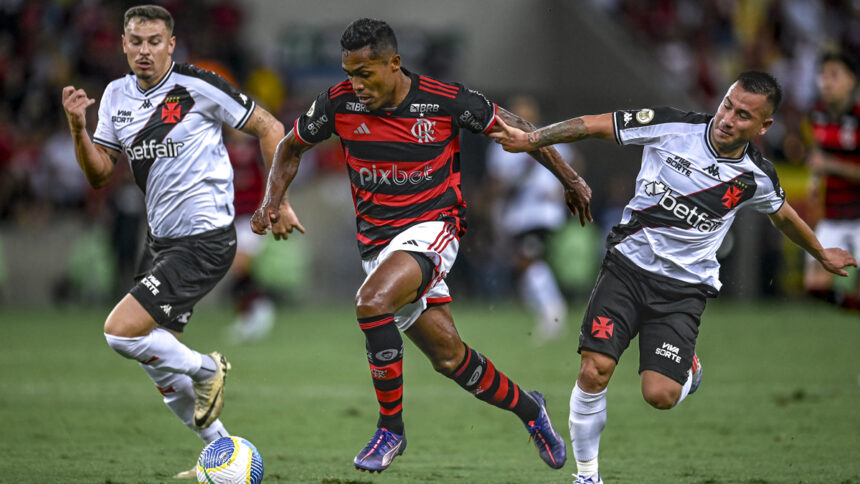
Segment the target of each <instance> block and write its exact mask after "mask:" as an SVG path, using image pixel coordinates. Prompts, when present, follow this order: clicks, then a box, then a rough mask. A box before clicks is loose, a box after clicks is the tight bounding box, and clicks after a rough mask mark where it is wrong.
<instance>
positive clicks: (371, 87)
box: [341, 46, 400, 110]
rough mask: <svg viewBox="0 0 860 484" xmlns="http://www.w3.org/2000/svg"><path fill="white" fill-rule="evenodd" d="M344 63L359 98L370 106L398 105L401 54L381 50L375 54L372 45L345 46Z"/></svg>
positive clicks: (371, 108)
mask: <svg viewBox="0 0 860 484" xmlns="http://www.w3.org/2000/svg"><path fill="white" fill-rule="evenodd" d="M341 67H343V70H344V72H346V75H347V76H348V77H349V82H350V83H352V88H353V89H354V90H355V94H356V96H358V100H359V101H360V102H361V103H362V104H364V105H365V106H367V108H368V109H370V110H373V109H380V108H386V107H394V106H395V104H396V103H395V99H394V97H395V88H396V80H397V76H399V75H400V56H399V55H397V54H394V53H379V54H378V55H377V56H375V57H374V56H373V54H372V52H371V50H370V47H369V46H365V47H362V48H361V49H358V50H351V51H349V50H344V51H343V55H342V62H341Z"/></svg>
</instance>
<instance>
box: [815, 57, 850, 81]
mask: <svg viewBox="0 0 860 484" xmlns="http://www.w3.org/2000/svg"><path fill="white" fill-rule="evenodd" d="M827 62H840V63H842V65H844V66H845V68H846V69H848V71H849V72H851V73H852V74H854V77H855V78H856V77H857V73H858V72H857V71H858V67H857V61H855V60H854V58H853V57H851V56H850V55H848V54H846V53H845V52H836V51H832V52H826V53H824V55H822V56H821V60H820V62H819V63H818V64H819V66H823V65H824V64H825V63H827Z"/></svg>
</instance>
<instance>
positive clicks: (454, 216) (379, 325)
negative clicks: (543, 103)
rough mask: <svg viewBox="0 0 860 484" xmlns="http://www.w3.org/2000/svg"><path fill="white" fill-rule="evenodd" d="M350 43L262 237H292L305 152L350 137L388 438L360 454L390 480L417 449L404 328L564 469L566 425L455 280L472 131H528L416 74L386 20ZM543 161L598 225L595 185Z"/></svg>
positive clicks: (268, 204)
mask: <svg viewBox="0 0 860 484" xmlns="http://www.w3.org/2000/svg"><path fill="white" fill-rule="evenodd" d="M341 48H342V51H341V52H342V67H343V70H344V71H345V72H346V75H347V78H348V79H347V80H345V81H343V82H340V83H338V84H336V85H334V86H332V87H331V88H329V89H327V90H325V91H323V92H322V93H320V95H319V96H318V97H317V98H316V100H315V101H314V102H313V103H312V104H311V106H310V109H308V111H307V113H306V114H305V115H303V116H301V117H299V119H297V120H296V122H295V124H294V126H293V129H292V130H291V131H290V132H289V133H288V134H287V136H286V137H285V138H284V139H283V140H282V141H281V143H280V144H279V146H278V149H277V151H276V154H275V160H274V165H273V169H272V171H271V173H270V175H269V179H268V183H267V187H266V195H265V198H264V200H263V203H262V205H261V207H260V208H259V209H258V210H257V212H256V213H255V214H254V217H253V219H252V225H253V228H254V231H255V232H257V233H261V234H262V233H265V232H266V231H267V230H272V231H274V232H275V236H276V237H278V236H281V237H285V236H287V235H288V231H279V229H278V228H277V227H275V226H273V225H272V224H274V223H275V222H280V218H279V217H278V213H277V209H278V202H279V201H280V200H282V198H283V197H284V194H285V193H286V190H287V187H288V186H289V184H290V182H291V181H292V180H293V177H294V176H295V174H296V170H297V169H298V166H299V161H300V159H301V156H302V153H304V152H305V151H306V150H308V149H310V148H311V147H312V146H314V145H315V144H317V143H319V142H321V141H324V140H325V139H327V138H329V137H330V136H331V135H337V136H339V137H340V139H341V143H342V146H343V152H344V155H345V159H346V170H347V174H348V176H349V180H350V182H351V185H352V194H353V199H354V203H355V214H356V225H357V229H358V234H357V242H358V248H359V252H360V255H361V258H362V265H363V268H364V270H365V272H366V273H367V278H366V279H365V280H364V283H363V284H362V285H361V287H360V288H359V289H358V294H357V295H356V298H355V311H356V316H357V319H358V326H359V328H361V330H362V331H363V332H364V335H365V340H366V349H367V358H368V361H369V363H370V370H371V376H372V381H373V386H374V388H375V390H376V395H377V400H378V402H379V419H378V421H377V429H376V433H375V434H374V436H373V437H372V438H371V440H370V441H369V443H368V444H367V446H366V447H365V448H364V449H363V450H361V452H359V453H358V455H357V456H356V457H355V459H354V461H353V462H354V464H355V467H356V468H357V469H360V470H369V471H371V472H373V471H383V470H385V469H386V468H387V467H388V466H389V464H390V463H391V461H392V460H393V459H394V458H395V457H396V456H397V455H400V454H401V453H402V452H403V450H404V449H405V448H406V437H405V426H404V423H403V417H402V396H403V383H402V382H403V378H402V368H403V365H402V356H403V340H402V338H401V334H400V331H403V332H404V333H405V334H406V335H407V336H409V338H410V339H412V341H413V342H414V343H415V344H416V345H417V346H418V348H420V349H421V350H422V351H423V352H424V353H425V354H426V355H427V357H428V358H429V359H430V362H431V363H432V365H433V367H434V368H435V369H436V370H437V371H439V372H440V373H442V374H443V375H445V376H447V377H449V378H451V379H453V380H454V381H455V382H457V383H458V384H459V385H460V386H461V387H463V388H464V389H465V390H467V391H469V392H471V393H473V394H474V395H475V396H476V397H478V398H479V399H480V400H482V401H484V402H487V403H489V404H491V405H495V406H497V407H499V408H502V409H505V410H509V411H511V412H513V413H514V414H516V416H517V417H519V418H520V420H522V422H523V423H524V424H525V426H526V428H527V429H528V431H529V434H530V435H531V437H532V438H533V439H534V442H535V445H536V446H537V448H538V452H539V455H540V456H541V458H542V459H543V460H544V461H545V462H546V463H547V464H548V465H550V466H551V467H553V468H559V467H561V466H562V465H564V462H565V459H566V451H565V444H564V440H563V439H561V438H560V437H559V436H558V433H557V432H556V431H555V430H554V429H553V428H552V424H551V423H550V420H549V417H548V415H547V413H546V406H545V403H544V399H543V396H542V395H541V394H540V393H538V392H536V391H534V392H525V391H523V390H522V389H521V388H520V387H519V385H517V384H516V383H514V382H513V381H511V380H510V379H509V378H508V377H507V376H505V374H504V373H502V372H501V371H499V370H498V369H497V368H496V367H495V366H494V365H493V363H492V362H491V361H490V360H489V359H487V358H486V357H485V356H483V355H482V354H480V353H478V352H477V351H475V350H474V349H472V348H470V347H469V346H467V345H466V344H464V343H463V341H462V340H461V339H460V336H459V335H458V333H457V329H456V328H455V326H454V321H453V318H452V316H451V312H450V310H449V307H448V305H449V303H450V301H451V296H450V294H449V292H448V287H447V285H446V284H445V276H446V274H447V273H448V271H449V270H450V269H451V266H452V264H453V263H454V258H455V257H456V255H457V250H458V248H459V245H460V237H462V236H463V234H464V232H465V230H466V218H465V208H466V203H465V202H464V201H463V194H462V192H461V190H460V162H461V160H460V153H459V129H460V128H461V127H462V128H465V129H468V130H470V131H472V132H474V133H483V134H487V133H489V132H492V131H493V130H495V129H497V128H496V127H495V121H494V120H495V117H496V115H498V116H500V117H502V118H504V119H506V120H508V122H509V123H514V124H517V125H520V126H523V127H524V128H526V127H527V125H526V124H525V123H524V122H523V121H522V120H520V119H519V118H517V117H515V116H513V115H512V114H510V113H508V112H507V111H505V110H503V109H501V108H498V107H497V106H496V104H495V103H492V102H490V101H488V100H487V99H486V98H485V97H484V96H483V95H482V94H480V93H478V92H476V91H473V90H469V89H467V88H466V87H465V86H463V85H461V84H458V83H450V82H442V81H439V80H436V79H433V78H431V77H428V76H423V75H419V74H417V73H413V72H411V71H409V70H407V69H406V68H404V67H403V66H402V65H401V58H400V55H399V54H398V53H397V40H396V37H395V35H394V32H393V30H392V29H391V27H390V26H389V25H388V24H386V23H385V22H382V21H379V20H374V19H367V18H363V19H358V20H356V21H354V22H352V23H351V24H350V25H349V26H348V27H347V28H346V30H345V31H344V33H343V36H342V37H341ZM534 155H535V157H536V158H537V159H538V161H540V162H541V163H542V164H543V165H544V166H545V167H546V168H547V169H549V170H550V171H551V172H552V173H553V174H554V175H555V176H556V177H557V178H558V179H559V180H560V182H561V184H562V186H563V187H564V189H565V195H566V197H567V201H568V206H569V207H570V209H571V210H572V211H573V212H574V213H578V214H579V218H580V221H581V223H582V224H585V222H586V220H590V219H591V215H590V211H589V201H590V197H591V191H590V189H589V188H588V185H586V183H585V182H584V180H582V179H581V178H580V177H579V176H578V175H577V174H576V173H575V172H574V170H573V169H572V168H571V167H570V166H568V165H567V164H566V163H565V162H564V160H563V159H562V158H561V157H560V156H559V155H558V153H557V152H556V151H555V150H554V149H543V150H538V151H536V152H535V153H534Z"/></svg>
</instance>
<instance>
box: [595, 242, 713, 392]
mask: <svg viewBox="0 0 860 484" xmlns="http://www.w3.org/2000/svg"><path fill="white" fill-rule="evenodd" d="M714 296H716V291H715V290H714V289H713V288H711V287H709V286H705V285H694V284H687V283H684V282H681V281H678V280H675V279H671V278H668V277H663V276H660V275H655V274H652V273H650V272H647V271H645V270H643V269H641V268H639V267H638V266H636V265H635V264H633V263H632V262H630V260H629V259H627V258H626V257H624V256H622V255H619V254H617V253H615V252H614V251H610V253H609V254H607V256H606V258H605V259H604V261H603V267H602V268H601V270H600V274H599V275H598V276H597V284H596V285H595V287H594V290H593V291H592V292H591V298H590V299H589V301H588V308H587V309H586V311H585V318H584V319H583V321H582V329H581V330H580V333H579V351H580V352H582V350H589V351H595V352H598V353H602V354H605V355H608V356H611V357H612V358H614V359H615V361H616V362H617V361H618V360H619V358H621V354H622V353H623V352H624V350H626V349H627V347H628V346H629V345H630V341H631V340H632V339H633V338H635V337H636V336H637V335H639V373H642V372H643V371H644V370H653V371H656V372H658V373H661V374H663V375H666V376H668V377H669V378H671V379H673V380H675V381H677V382H679V383H681V384H683V383H684V382H685V381H686V380H687V372H688V370H689V369H690V367H691V366H692V364H693V354H694V353H695V350H696V337H697V336H698V334H699V322H700V320H701V317H702V312H704V310H705V303H706V302H707V298H708V297H714Z"/></svg>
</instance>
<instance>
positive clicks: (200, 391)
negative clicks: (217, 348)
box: [105, 328, 230, 428]
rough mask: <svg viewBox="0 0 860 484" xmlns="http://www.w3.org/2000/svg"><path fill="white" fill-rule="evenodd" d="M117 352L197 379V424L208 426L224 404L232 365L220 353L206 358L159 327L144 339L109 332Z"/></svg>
mask: <svg viewBox="0 0 860 484" xmlns="http://www.w3.org/2000/svg"><path fill="white" fill-rule="evenodd" d="M105 339H107V342H108V344H109V345H110V346H111V348H113V349H114V350H115V351H116V352H117V353H119V354H121V355H122V356H124V357H126V358H130V359H134V360H137V361H139V362H140V363H142V364H144V365H146V366H149V367H152V368H154V369H156V370H162V371H166V372H169V373H179V374H184V375H188V376H189V377H191V379H192V380H194V393H195V399H196V404H195V411H194V424H195V425H196V426H197V427H200V428H205V427H208V426H209V425H210V424H211V423H212V422H213V421H214V420H215V419H216V418H218V415H220V413H221V409H222V407H223V405H224V398H223V394H224V378H225V376H226V374H227V370H229V369H230V364H229V363H227V360H226V359H225V358H224V357H223V356H222V355H221V354H219V353H211V354H209V355H202V354H200V353H198V352H196V351H194V350H192V349H191V348H189V347H187V346H185V345H184V344H182V342H180V341H179V340H178V339H176V337H175V336H174V335H173V334H171V333H170V332H169V331H167V330H166V329H163V328H156V329H154V330H153V331H151V332H150V333H149V334H146V335H143V336H134V337H123V336H116V335H113V334H109V333H105Z"/></svg>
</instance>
